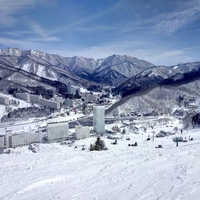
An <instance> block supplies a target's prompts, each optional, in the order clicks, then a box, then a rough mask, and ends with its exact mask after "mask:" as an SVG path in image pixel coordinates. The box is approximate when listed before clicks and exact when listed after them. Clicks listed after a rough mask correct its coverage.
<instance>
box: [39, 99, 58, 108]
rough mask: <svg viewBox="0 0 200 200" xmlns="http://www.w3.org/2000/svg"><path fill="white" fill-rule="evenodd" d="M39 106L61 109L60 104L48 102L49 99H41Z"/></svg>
mask: <svg viewBox="0 0 200 200" xmlns="http://www.w3.org/2000/svg"><path fill="white" fill-rule="evenodd" d="M39 104H40V105H42V106H46V107H49V108H53V109H56V110H59V109H60V103H58V102H54V101H50V100H47V99H40V100H39Z"/></svg>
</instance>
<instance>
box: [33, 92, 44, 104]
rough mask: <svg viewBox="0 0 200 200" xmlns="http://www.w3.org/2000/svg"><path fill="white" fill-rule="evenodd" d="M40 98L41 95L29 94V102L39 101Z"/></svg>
mask: <svg viewBox="0 0 200 200" xmlns="http://www.w3.org/2000/svg"><path fill="white" fill-rule="evenodd" d="M40 99H42V96H41V95H34V94H31V95H30V102H31V103H39V101H40Z"/></svg>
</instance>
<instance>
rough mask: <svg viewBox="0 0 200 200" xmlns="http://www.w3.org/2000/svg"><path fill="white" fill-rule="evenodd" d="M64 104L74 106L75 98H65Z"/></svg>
mask: <svg viewBox="0 0 200 200" xmlns="http://www.w3.org/2000/svg"><path fill="white" fill-rule="evenodd" d="M64 105H65V106H67V107H73V100H72V99H65V101H64Z"/></svg>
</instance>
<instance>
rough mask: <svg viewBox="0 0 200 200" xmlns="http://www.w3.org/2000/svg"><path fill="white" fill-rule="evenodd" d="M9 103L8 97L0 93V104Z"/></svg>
mask: <svg viewBox="0 0 200 200" xmlns="http://www.w3.org/2000/svg"><path fill="white" fill-rule="evenodd" d="M9 103H10V102H9V98H8V97H4V96H1V95H0V104H2V105H5V106H7V105H9Z"/></svg>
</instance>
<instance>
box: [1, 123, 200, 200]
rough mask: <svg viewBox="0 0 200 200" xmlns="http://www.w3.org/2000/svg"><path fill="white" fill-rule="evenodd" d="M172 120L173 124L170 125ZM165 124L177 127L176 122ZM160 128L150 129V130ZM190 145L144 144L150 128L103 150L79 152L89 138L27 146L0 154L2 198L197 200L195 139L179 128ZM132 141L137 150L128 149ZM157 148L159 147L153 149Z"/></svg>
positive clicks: (199, 179) (199, 177)
mask: <svg viewBox="0 0 200 200" xmlns="http://www.w3.org/2000/svg"><path fill="white" fill-rule="evenodd" d="M173 121H174V123H173ZM173 121H170V123H169V124H168V125H172V126H178V127H179V128H181V125H180V124H176V120H173ZM163 128H165V129H170V128H171V129H172V127H169V126H168V128H166V124H165V125H157V126H154V131H159V130H160V129H163ZM183 134H184V137H187V138H188V136H189V135H190V136H192V137H194V141H189V142H187V143H182V144H179V147H178V148H177V147H176V146H175V143H173V142H172V136H168V137H166V138H155V141H154V142H153V141H152V140H151V141H146V138H147V135H152V130H151V129H147V132H146V133H145V132H143V131H142V129H141V128H140V134H139V135H135V134H129V135H128V136H129V137H130V138H131V140H130V141H127V140H125V138H124V139H122V140H118V144H117V145H111V140H108V139H104V140H105V142H106V145H107V146H108V148H109V150H107V151H102V152H89V151H87V150H84V151H82V150H81V145H87V146H89V144H90V143H93V142H94V141H95V138H90V139H85V140H80V141H77V142H76V143H75V144H74V146H75V145H76V146H77V147H78V148H76V149H75V148H74V147H73V146H72V147H68V146H61V145H59V144H58V143H54V144H40V145H39V147H38V149H39V151H38V152H37V153H35V154H34V153H32V152H31V151H29V150H28V148H27V147H23V148H16V149H14V150H13V153H12V154H9V155H7V154H2V155H0V163H1V165H0V168H1V170H0V177H1V178H0V179H1V188H0V199H2V200H10V199H13V200H26V199H29V200H34V199H41V200H54V199H65V200H66V199H70V200H79V199H82V200H92V199H93V200H94V199H96V200H102V199H103V200H108V199H109V200H116V199H117V200H118V199H119V200H121V199H123V200H132V199H134V200H147V199H148V200H155V199H160V200H168V199H171V200H175V199H176V200H187V199H192V200H199V195H200V171H199V167H200V162H199V153H198V152H199V151H200V137H199V134H198V130H189V131H188V132H187V131H185V130H184V132H183ZM135 141H137V142H138V147H128V144H129V143H134V142H135ZM158 144H162V145H163V149H156V148H155V146H157V145H158Z"/></svg>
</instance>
